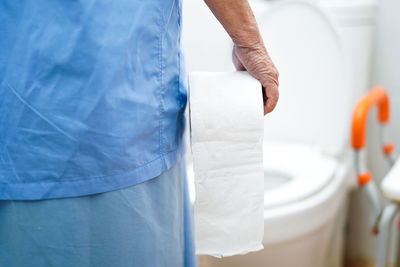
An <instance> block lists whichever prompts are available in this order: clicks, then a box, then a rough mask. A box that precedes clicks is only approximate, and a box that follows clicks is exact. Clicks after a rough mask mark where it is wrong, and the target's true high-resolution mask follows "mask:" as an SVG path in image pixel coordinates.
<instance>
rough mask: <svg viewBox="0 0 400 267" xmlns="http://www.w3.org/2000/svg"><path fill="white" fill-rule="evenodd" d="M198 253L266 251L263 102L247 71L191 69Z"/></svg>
mask: <svg viewBox="0 0 400 267" xmlns="http://www.w3.org/2000/svg"><path fill="white" fill-rule="evenodd" d="M189 84H190V114H191V115H190V116H191V119H190V121H191V137H192V152H193V161H194V173H195V188H196V201H195V205H194V218H195V235H196V253H197V254H207V255H213V256H217V257H221V256H231V255H235V254H244V253H247V252H250V251H256V250H260V249H262V248H263V247H262V238H263V234H264V219H263V202H264V201H263V200H264V173H263V158H262V142H263V132H264V129H263V127H264V122H263V100H262V90H261V85H260V83H259V82H258V81H257V80H255V79H254V78H252V77H251V76H250V75H249V74H248V73H247V72H230V73H191V74H190V75H189Z"/></svg>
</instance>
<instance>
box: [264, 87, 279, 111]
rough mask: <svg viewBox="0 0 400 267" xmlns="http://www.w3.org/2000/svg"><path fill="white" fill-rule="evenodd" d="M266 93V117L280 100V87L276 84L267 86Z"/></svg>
mask: <svg viewBox="0 0 400 267" xmlns="http://www.w3.org/2000/svg"><path fill="white" fill-rule="evenodd" d="M265 93H266V95H267V101H266V102H265V104H264V115H266V114H268V113H270V112H271V111H273V110H274V109H275V107H276V105H277V103H278V100H279V90H278V85H277V84H275V83H270V84H268V85H267V86H265Z"/></svg>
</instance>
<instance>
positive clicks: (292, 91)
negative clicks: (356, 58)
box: [183, 0, 354, 267]
mask: <svg viewBox="0 0 400 267" xmlns="http://www.w3.org/2000/svg"><path fill="white" fill-rule="evenodd" d="M193 2H199V1H193ZM251 4H252V7H253V10H254V12H255V15H256V18H257V21H258V23H259V28H260V31H261V33H262V35H263V38H264V42H265V44H266V46H267V49H268V51H269V52H270V55H271V57H272V59H273V61H274V62H275V64H276V65H277V67H278V69H279V71H280V101H279V104H278V106H277V108H276V110H275V111H274V112H273V113H272V114H270V115H268V116H267V117H266V119H265V142H264V147H265V148H264V168H265V200H264V205H265V210H264V226H265V227H264V228H265V235H264V240H263V243H264V250H262V251H259V252H254V253H249V254H247V255H243V256H233V257H227V258H223V259H217V258H213V257H202V258H201V264H202V265H203V266H204V267H207V266H208V267H212V266H229V267H235V266H240V267H247V266H249V267H253V266H254V267H258V266H272V267H291V266H296V267H303V266H304V267H333V266H335V267H339V266H341V263H342V252H343V251H342V249H343V237H344V224H345V218H346V216H345V215H346V207H347V204H346V198H347V195H348V192H349V189H350V187H351V185H352V184H353V183H352V179H351V176H350V175H349V170H350V167H349V166H350V165H351V164H352V161H351V157H349V155H350V153H349V152H350V151H349V149H348V147H349V145H348V139H349V125H350V117H351V111H352V105H353V97H354V96H353V94H354V92H353V89H352V87H351V82H350V77H349V76H350V73H349V71H350V70H349V69H350V67H349V64H348V60H347V59H346V56H345V55H346V54H345V52H344V50H343V47H342V42H341V40H340V37H339V35H338V33H337V31H336V29H335V27H334V26H333V25H332V23H331V21H330V19H329V18H328V17H327V16H326V14H325V12H324V11H322V10H321V9H320V8H318V7H317V6H316V5H314V4H311V3H309V2H304V1H295V2H294V1H274V2H268V1H263V0H260V1H252V2H251ZM186 5H187V6H186V7H185V5H184V13H183V14H184V24H183V25H184V32H183V41H184V45H185V49H186V58H187V63H188V69H189V71H229V70H232V69H233V67H232V63H231V62H230V52H231V46H232V45H231V43H230V40H229V38H228V37H227V35H226V34H224V33H223V30H222V28H221V27H220V26H219V25H218V23H217V22H216V21H215V19H213V18H212V17H211V14H210V12H209V11H208V10H206V8H205V7H201V6H196V5H200V4H198V3H191V2H190V3H188V1H187V2H186ZM192 8H193V9H192ZM194 11H195V12H194ZM191 12H192V13H191ZM185 16H186V17H185ZM203 16H206V18H204V17H203ZM207 16H208V17H207ZM185 18H187V19H186V20H185ZM199 21H202V22H201V23H199ZM185 23H186V24H185ZM196 23H197V24H196ZM198 24H200V26H198ZM201 25H203V26H204V25H207V27H209V28H208V29H207V30H205V31H206V35H207V36H210V37H211V38H210V42H206V41H205V40H203V41H202V42H200V39H201V38H205V37H204V36H205V35H201V31H198V30H196V31H193V28H191V27H201ZM202 30H204V28H203V29H202ZM202 43H208V45H207V46H206V47H204V46H202V45H200V44H202ZM213 43H214V44H217V45H213ZM210 49H211V50H210ZM189 176H192V174H191V173H189ZM202 265H201V267H203V266H202Z"/></svg>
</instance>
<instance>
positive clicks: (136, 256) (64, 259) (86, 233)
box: [0, 163, 196, 267]
mask: <svg viewBox="0 0 400 267" xmlns="http://www.w3.org/2000/svg"><path fill="white" fill-rule="evenodd" d="M191 225H192V224H191V212H190V203H189V200H188V191H187V187H186V183H185V168H184V164H183V163H179V164H177V165H176V166H175V167H173V168H171V169H170V170H168V171H166V172H165V173H163V174H162V175H161V176H159V177H157V178H154V179H151V180H149V181H146V182H144V183H141V184H138V185H135V186H131V187H128V188H124V189H120V190H116V191H112V192H107V193H102V194H96V195H91V196H84V197H76V198H64V199H50V200H38V201H8V200H3V201H0V244H1V246H0V266H7V267H24V266H29V267H43V266H62V267H69V266H71V267H76V266H79V267H93V266H97V267H102V266H104V267H109V266H112V267H136V266H137V267H195V266H196V257H195V255H194V246H193V232H192V226H191Z"/></svg>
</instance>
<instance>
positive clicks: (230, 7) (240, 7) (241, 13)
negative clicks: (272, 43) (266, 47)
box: [204, 0, 263, 47]
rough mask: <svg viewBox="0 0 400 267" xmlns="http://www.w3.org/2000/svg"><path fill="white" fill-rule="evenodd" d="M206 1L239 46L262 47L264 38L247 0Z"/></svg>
mask: <svg viewBox="0 0 400 267" xmlns="http://www.w3.org/2000/svg"><path fill="white" fill-rule="evenodd" d="M204 1H205V2H206V4H207V5H208V7H209V8H210V9H211V11H212V12H213V13H214V15H215V17H216V18H217V19H218V20H219V22H220V23H221V24H222V26H223V27H224V28H225V30H226V32H227V33H228V34H229V36H230V37H231V38H232V41H233V42H234V43H235V44H236V45H237V46H241V47H255V46H258V45H262V43H263V42H262V38H261V36H260V33H259V30H258V26H257V23H256V20H255V18H254V15H253V12H252V10H251V8H250V6H249V3H248V1H247V0H204Z"/></svg>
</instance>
